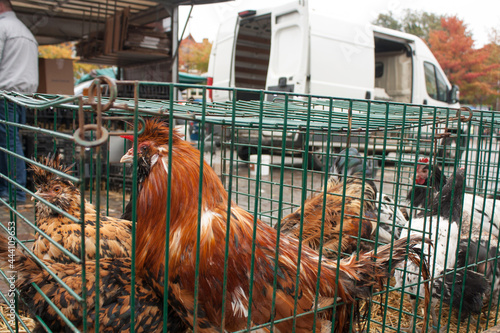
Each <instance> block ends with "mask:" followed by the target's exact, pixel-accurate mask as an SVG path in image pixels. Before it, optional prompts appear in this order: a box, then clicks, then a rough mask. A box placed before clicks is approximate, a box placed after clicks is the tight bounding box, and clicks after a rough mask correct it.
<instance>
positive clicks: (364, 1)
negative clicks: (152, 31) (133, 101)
mask: <svg viewBox="0 0 500 333" xmlns="http://www.w3.org/2000/svg"><path fill="white" fill-rule="evenodd" d="M295 1H297V2H298V1H299V0H295ZM302 1H304V0H302ZM288 2H294V1H293V0H236V1H229V2H226V3H221V4H214V5H198V6H194V9H193V12H192V13H191V19H190V21H189V23H188V26H187V28H186V32H185V34H184V37H185V36H187V35H188V34H189V33H191V34H192V35H193V37H194V38H195V40H197V41H201V40H202V39H203V38H208V39H209V40H210V41H211V42H213V40H214V38H215V35H216V34H217V27H218V24H219V22H220V21H221V20H223V19H224V18H225V17H227V16H228V15H231V14H233V13H237V12H238V11H241V10H245V9H253V8H265V7H268V6H269V4H271V3H272V4H273V5H279V4H282V3H288ZM309 6H310V7H311V8H313V9H315V10H322V11H324V10H328V11H330V12H332V13H334V15H336V16H338V17H341V18H343V19H346V20H355V21H360V22H366V21H369V22H371V21H373V20H374V19H376V18H377V16H378V14H379V13H381V12H385V13H387V12H388V11H392V12H393V13H395V14H396V15H399V17H401V16H402V13H403V11H404V9H408V8H409V9H412V10H419V11H426V12H431V13H435V14H439V15H456V16H458V17H459V18H460V19H462V20H463V21H464V22H465V24H466V25H467V27H468V28H469V31H470V32H472V36H473V38H474V40H475V42H476V43H475V46H476V47H482V46H483V45H484V44H485V43H488V41H489V39H488V34H489V32H490V30H491V28H496V29H497V30H500V0H475V1H474V0H472V1H471V0H351V1H349V0H340V1H339V0H310V1H309ZM189 9H190V6H181V8H180V12H179V13H180V15H179V23H180V32H179V34H180V33H182V29H183V27H184V24H185V22H186V18H187V15H188V12H189Z"/></svg>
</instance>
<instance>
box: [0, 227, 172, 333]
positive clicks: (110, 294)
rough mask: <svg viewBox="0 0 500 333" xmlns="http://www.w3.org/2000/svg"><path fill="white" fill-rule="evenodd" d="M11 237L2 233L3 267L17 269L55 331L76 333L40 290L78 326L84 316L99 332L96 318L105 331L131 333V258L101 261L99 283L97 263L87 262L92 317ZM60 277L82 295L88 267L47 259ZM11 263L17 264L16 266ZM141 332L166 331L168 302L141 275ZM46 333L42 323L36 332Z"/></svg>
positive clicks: (28, 297) (29, 299) (36, 312)
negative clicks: (11, 243)
mask: <svg viewBox="0 0 500 333" xmlns="http://www.w3.org/2000/svg"><path fill="white" fill-rule="evenodd" d="M8 241H9V240H8V239H7V238H6V237H5V236H4V235H0V267H1V268H2V269H4V270H7V271H16V272H17V276H14V277H15V281H16V287H17V288H18V290H19V291H20V295H21V296H22V297H23V300H24V302H26V304H27V307H28V309H29V310H30V311H31V313H32V314H33V316H37V317H40V318H41V319H42V320H43V322H44V323H45V325H46V326H47V327H49V328H50V329H51V331H52V332H72V331H73V330H72V329H71V328H70V327H69V326H68V325H67V323H66V322H64V320H63V319H62V318H61V317H60V316H59V315H58V314H57V313H56V311H55V310H54V308H53V307H52V306H50V305H49V303H48V302H47V301H46V300H45V299H44V298H43V297H42V295H41V294H40V293H39V292H38V291H37V290H36V289H35V287H34V286H33V284H35V285H36V286H37V287H38V288H40V289H41V290H42V291H43V292H44V293H45V295H46V296H47V297H48V299H49V300H50V301H51V302H52V303H54V304H55V305H56V306H57V307H58V308H59V309H60V310H61V312H62V313H63V314H64V315H65V316H66V317H67V318H68V319H69V320H70V321H71V322H72V323H73V324H74V325H75V326H76V328H78V329H79V330H80V331H82V330H83V326H82V325H83V320H86V321H87V322H88V329H87V331H89V332H90V331H94V325H95V324H96V321H97V320H98V321H99V332H127V331H128V332H130V315H131V307H130V293H131V284H130V277H131V276H132V275H131V259H130V258H115V259H109V258H108V259H101V260H100V261H99V274H100V280H99V286H96V283H95V274H96V271H95V268H96V267H95V261H91V260H89V261H87V263H86V265H85V277H86V280H87V283H86V286H85V287H86V290H87V298H86V299H85V302H86V305H87V316H86V317H85V318H84V317H83V309H82V306H81V304H80V302H78V301H76V300H75V298H74V297H73V296H72V294H70V293H69V292H68V291H67V290H66V289H65V288H64V287H63V286H62V285H61V284H60V283H59V282H57V281H56V279H55V278H54V276H53V275H51V274H49V273H48V271H47V270H46V269H44V268H43V267H42V266H41V265H40V264H39V263H38V262H39V260H38V261H37V260H34V259H33V258H31V257H30V256H29V255H28V254H26V253H25V252H23V251H21V250H19V249H18V248H17V249H15V253H14V254H13V253H12V252H11V251H12V250H13V248H11V247H10V246H8ZM12 255H14V258H15V260H14V263H13V264H12V262H9V256H10V257H12ZM40 262H41V263H43V264H44V265H46V266H47V267H48V268H49V269H50V271H52V272H53V273H54V274H55V275H56V276H57V277H58V278H60V279H61V280H62V281H63V282H64V283H65V284H66V285H68V286H69V287H70V288H71V289H72V290H73V291H74V292H75V293H76V294H78V295H82V281H83V280H82V272H83V271H82V265H80V264H75V263H72V264H63V263H57V262H54V261H53V260H51V259H47V260H41V261H40ZM11 265H14V267H12V266H11ZM97 287H98V288H99V290H100V294H99V297H100V307H99V312H98V313H96V308H95V304H96V303H95V301H96V299H95V297H96V294H95V290H96V288H97ZM135 297H136V298H135V331H136V332H148V333H150V332H161V330H162V325H163V319H162V318H163V300H162V297H159V296H158V295H157V293H156V292H155V291H154V290H153V288H152V287H151V286H150V284H149V283H146V281H145V279H143V278H141V277H137V278H136V290H135ZM32 332H34V333H41V332H45V329H44V327H43V326H42V325H41V324H40V323H38V322H37V326H36V327H35V329H34V330H33V331H32ZM169 332H178V330H177V328H176V327H172V326H169Z"/></svg>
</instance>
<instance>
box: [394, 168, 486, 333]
mask: <svg viewBox="0 0 500 333" xmlns="http://www.w3.org/2000/svg"><path fill="white" fill-rule="evenodd" d="M463 186H464V170H463V169H459V170H457V171H456V174H455V176H454V177H452V178H450V179H449V180H448V181H447V183H446V184H445V186H444V187H443V189H442V191H441V192H439V193H437V194H436V195H435V196H434V197H433V203H434V204H433V207H434V210H433V211H432V212H431V213H430V214H429V215H430V216H423V217H419V218H413V219H411V220H410V221H409V222H408V225H406V226H405V228H404V229H403V231H402V233H401V238H402V239H405V238H407V237H408V232H409V233H410V235H421V234H422V233H423V232H424V231H425V233H426V234H429V236H428V239H430V240H431V242H432V247H431V246H425V247H424V249H423V251H424V253H425V254H427V255H429V271H430V273H431V275H433V276H435V277H438V276H440V277H439V278H437V279H436V280H434V283H433V288H432V305H431V317H432V319H433V325H434V327H437V326H438V322H439V320H438V318H437V315H436V313H435V306H436V305H437V303H438V301H439V299H440V297H441V294H443V296H444V299H443V300H444V302H447V303H449V302H450V301H451V296H452V293H451V290H454V292H455V293H454V294H453V303H452V306H455V307H457V308H458V307H459V306H460V301H461V299H462V296H465V297H466V298H467V299H468V300H469V301H470V300H474V301H475V302H469V303H468V304H467V305H466V306H464V307H463V308H462V309H463V314H466V313H467V314H468V313H479V312H480V310H481V306H478V304H480V303H481V299H482V297H483V296H484V294H485V292H486V286H487V283H486V280H485V279H484V277H483V276H482V275H481V274H477V273H475V272H473V271H467V274H466V275H465V276H464V271H463V270H460V271H457V272H456V275H455V274H453V273H454V272H453V270H454V268H455V267H456V265H457V260H456V252H457V248H458V239H459V228H458V223H459V222H460V216H461V213H462V193H463ZM438 202H441V205H440V207H439V205H438ZM461 267H463V265H462V266H461ZM444 273H446V274H445V276H444V277H442V275H443V274H444ZM419 275H420V273H419V267H418V266H416V265H415V264H414V263H413V262H410V263H408V264H407V265H406V271H404V272H403V271H399V270H398V271H396V274H395V277H396V286H395V287H396V288H403V287H404V289H405V290H407V291H410V292H411V293H412V295H411V299H412V304H413V306H414V309H415V306H416V296H417V297H418V296H420V297H423V296H424V290H423V289H422V288H421V287H420V286H419V284H418V282H419V279H420V280H421V279H422V278H421V277H420V276H419ZM464 277H465V282H464ZM463 283H465V285H466V287H465V293H464V294H463V295H462V294H461V291H462V284H463ZM413 295H416V296H413ZM413 325H414V320H412V324H411V326H410V329H409V330H410V331H412V330H413Z"/></svg>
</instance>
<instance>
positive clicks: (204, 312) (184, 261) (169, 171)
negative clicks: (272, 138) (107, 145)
mask: <svg viewBox="0 0 500 333" xmlns="http://www.w3.org/2000/svg"><path fill="white" fill-rule="evenodd" d="M144 126H145V128H144V129H143V130H144V131H143V132H142V134H140V135H139V136H138V141H137V147H136V149H137V150H136V151H137V153H138V156H137V161H138V162H139V163H138V164H139V165H138V166H139V168H140V169H141V170H139V171H140V172H146V174H147V176H145V177H144V181H143V182H142V184H140V185H139V187H140V190H139V192H138V195H137V251H138V255H137V271H138V272H142V273H143V274H144V273H145V272H150V273H151V274H153V276H154V275H157V276H163V272H162V270H163V269H164V265H165V261H164V260H158V258H165V251H166V248H167V246H168V251H169V252H168V279H169V281H168V282H169V284H168V285H169V294H168V295H169V297H170V296H172V297H174V299H175V300H176V302H171V305H172V307H173V308H174V309H175V310H176V311H177V313H179V315H181V317H182V318H183V319H185V321H187V322H188V323H189V324H190V325H192V326H193V328H194V330H195V331H197V332H215V331H217V332H219V331H223V330H226V331H237V330H241V329H245V328H247V327H253V326H255V325H263V324H266V323H269V322H270V321H271V320H273V319H274V320H278V319H284V318H289V317H291V319H289V320H284V321H281V322H279V323H276V324H275V325H274V330H275V331H276V332H290V331H292V329H293V328H294V326H295V331H296V332H311V331H312V330H313V325H314V324H313V322H314V321H315V319H316V318H315V316H314V314H313V313H312V312H311V313H309V314H307V312H309V311H313V310H315V308H316V307H317V306H319V304H320V303H321V304H322V305H324V304H325V302H326V303H328V304H327V305H331V304H335V303H338V305H337V307H336V314H335V317H334V318H332V310H331V308H330V309H327V310H325V311H323V312H322V315H320V318H317V319H318V320H317V322H316V331H318V332H320V331H330V330H331V328H330V326H331V323H332V321H333V325H334V326H335V328H334V331H335V332H344V331H347V329H348V327H349V316H350V314H349V311H350V309H351V304H352V303H353V302H355V300H356V298H363V299H366V298H369V297H370V296H371V294H372V292H373V291H374V290H377V289H379V288H380V286H381V285H380V284H381V283H382V282H383V280H385V278H387V277H388V276H390V275H391V274H392V271H393V269H392V267H394V265H396V264H398V263H401V262H402V261H404V260H406V259H407V258H411V259H412V260H414V261H415V264H418V263H419V261H420V260H419V258H418V256H417V254H416V252H414V251H413V248H414V246H415V245H416V244H418V243H420V242H421V237H412V238H410V239H409V241H407V240H406V239H401V240H398V241H396V242H395V243H394V247H393V248H391V247H389V246H383V247H380V248H379V251H378V253H376V254H375V253H373V252H368V253H360V254H359V259H356V258H355V257H350V258H346V259H342V260H340V261H339V265H338V266H337V262H336V261H332V260H329V259H324V260H322V261H320V260H319V257H318V253H317V252H315V251H314V250H312V249H310V248H308V247H303V248H302V251H300V250H299V249H300V245H299V242H298V241H297V240H295V239H293V238H291V237H287V236H281V239H280V242H279V244H277V233H276V230H274V229H273V228H271V227H270V226H268V225H267V224H266V223H263V222H262V221H260V220H258V219H257V218H256V217H254V216H252V215H251V214H250V213H248V212H246V211H245V210H244V209H242V208H240V207H238V205H237V204H236V203H234V202H231V201H229V198H228V194H227V192H226V191H225V189H224V187H223V185H222V183H221V181H220V180H219V178H218V177H217V175H216V173H215V172H214V170H213V169H212V168H211V167H210V166H208V165H207V164H206V163H205V162H204V161H203V160H202V159H201V157H200V152H199V151H198V150H196V149H195V148H194V147H193V146H192V145H190V144H189V143H188V142H186V141H184V140H182V139H181V137H180V135H179V133H177V131H175V130H172V131H169V127H168V126H167V124H165V123H163V122H161V121H160V120H158V119H156V120H147V121H146V122H145V125H144ZM133 159H134V148H131V149H130V150H129V151H128V152H127V153H126V154H125V155H124V156H123V157H122V159H121V161H122V162H131V161H133ZM169 182H170V186H168V185H169V184H168V183H169ZM169 188H170V189H171V190H170V193H169V192H168V189H169ZM200 195H201V202H200V207H199V209H198V207H196V206H195V207H193V203H197V202H199V197H200ZM168 198H169V201H167V199H168ZM167 208H168V209H167ZM167 215H168V217H169V219H168V221H169V234H168V238H166V237H165V231H166V227H167V226H166V221H167ZM226 241H227V242H228V243H227V246H228V251H227V253H226V250H225V248H226ZM407 249H409V252H407ZM390 258H392V260H391V259H390ZM320 265H321V274H319V273H318V267H320ZM196 272H198V274H196ZM225 276H226V277H227V280H225V278H224V277H225ZM196 277H197V279H196ZM273 281H275V282H276V288H273ZM224 282H226V284H225V285H224ZM316 286H317V287H316ZM316 292H318V295H319V299H316V298H315V294H316ZM274 296H275V297H276V298H275V302H273V298H274ZM223 304H225V306H224V307H223ZM272 304H275V307H274V309H273V307H272ZM273 310H274V311H273ZM295 314H296V315H300V314H305V315H301V316H297V317H295ZM262 330H263V331H268V329H267V328H266V329H262Z"/></svg>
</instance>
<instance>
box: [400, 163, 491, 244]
mask: <svg viewBox="0 0 500 333" xmlns="http://www.w3.org/2000/svg"><path fill="white" fill-rule="evenodd" d="M419 163H420V164H419V165H418V166H417V171H416V177H415V183H416V184H417V186H415V187H413V188H412V189H411V191H409V192H408V194H407V200H408V202H410V203H411V202H413V207H418V208H425V207H426V203H427V207H429V204H428V203H429V202H431V201H429V199H428V198H429V196H430V195H431V193H428V192H430V191H427V185H428V183H429V182H430V187H431V188H432V189H433V190H434V191H439V189H440V188H441V186H442V185H443V184H445V183H446V182H447V178H446V176H445V175H444V174H443V172H442V171H441V169H440V168H439V167H438V166H437V165H434V166H432V167H430V166H429V159H428V158H421V159H419ZM426 198H427V199H426ZM412 199H413V200H412ZM497 207H500V200H495V199H492V198H484V197H482V196H479V195H472V194H470V193H465V194H464V202H463V216H462V223H461V225H462V226H461V232H462V236H463V237H464V238H465V237H468V236H469V235H470V237H471V238H472V239H473V240H479V239H488V238H489V237H490V235H491V236H494V240H493V241H492V244H493V245H497V244H498V237H499V231H500V214H495V208H497Z"/></svg>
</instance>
